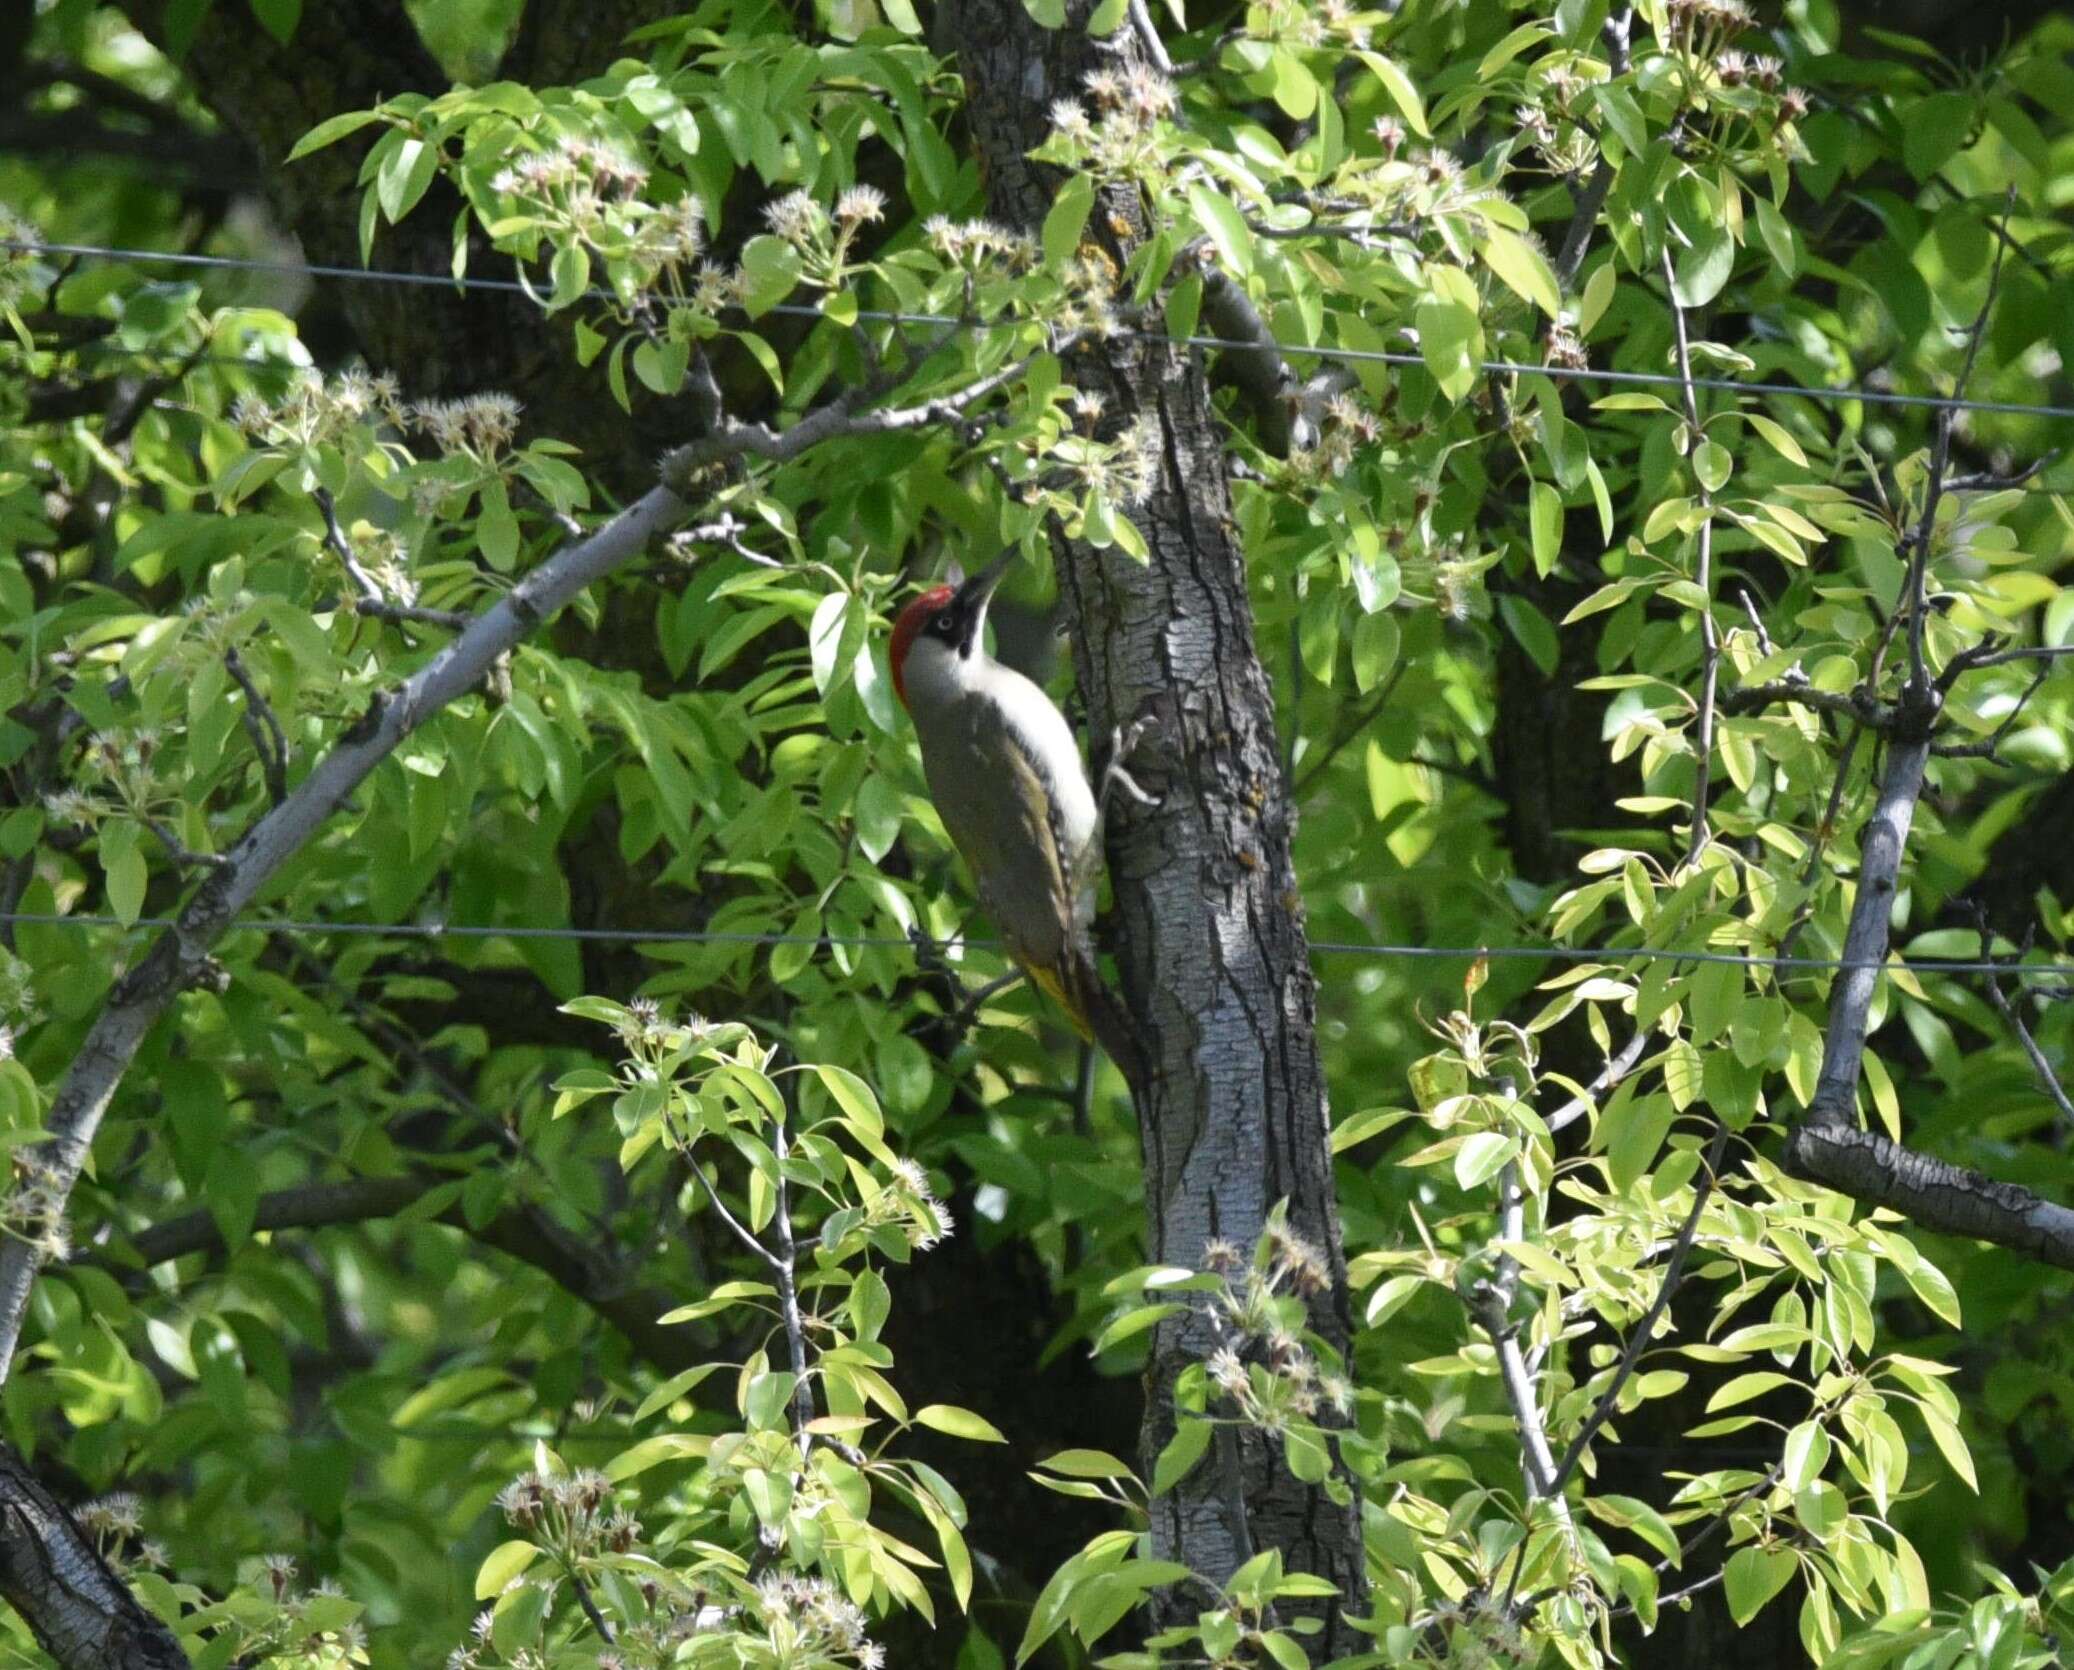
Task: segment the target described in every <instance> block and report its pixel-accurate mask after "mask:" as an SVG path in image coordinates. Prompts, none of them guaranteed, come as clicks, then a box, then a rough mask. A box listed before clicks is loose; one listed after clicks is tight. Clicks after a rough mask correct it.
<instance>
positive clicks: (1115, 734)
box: [1067, 715, 1159, 925]
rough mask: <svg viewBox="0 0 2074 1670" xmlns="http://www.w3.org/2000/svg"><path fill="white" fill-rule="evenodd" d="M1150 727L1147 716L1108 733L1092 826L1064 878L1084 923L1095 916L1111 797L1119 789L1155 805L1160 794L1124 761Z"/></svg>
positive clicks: (1132, 796) (1142, 739)
mask: <svg viewBox="0 0 2074 1670" xmlns="http://www.w3.org/2000/svg"><path fill="white" fill-rule="evenodd" d="M1151 729H1152V720H1151V719H1150V718H1149V717H1146V716H1142V715H1141V716H1140V717H1139V718H1136V719H1133V720H1132V721H1131V722H1130V723H1129V724H1128V725H1118V726H1117V727H1116V728H1115V729H1114V730H1112V731H1111V732H1110V733H1109V751H1108V753H1107V755H1106V756H1105V757H1104V760H1103V764H1102V774H1101V776H1100V777H1099V778H1098V779H1097V780H1096V783H1095V827H1094V829H1093V830H1092V831H1091V832H1090V833H1089V835H1088V838H1087V845H1085V846H1084V847H1082V848H1081V849H1080V852H1079V854H1078V855H1077V856H1076V857H1075V858H1074V861H1073V873H1072V875H1070V876H1069V877H1067V884H1068V885H1069V886H1070V887H1071V888H1072V890H1073V892H1072V896H1073V901H1074V919H1075V920H1076V921H1078V922H1080V923H1082V924H1083V925H1084V924H1087V923H1090V922H1092V921H1093V920H1094V916H1095V891H1096V889H1095V879H1096V877H1097V876H1099V875H1100V873H1101V869H1102V831H1103V830H1104V829H1105V828H1106V827H1107V825H1108V822H1109V802H1110V798H1111V797H1112V796H1113V795H1115V794H1116V793H1117V792H1118V791H1119V790H1120V791H1121V792H1122V793H1123V794H1124V795H1125V796H1126V797H1127V798H1128V799H1131V800H1134V801H1136V802H1137V803H1138V804H1139V805H1140V806H1157V805H1158V804H1159V796H1157V795H1154V794H1147V793H1146V792H1145V790H1144V789H1143V788H1142V787H1141V786H1140V785H1139V783H1138V781H1137V779H1136V778H1134V777H1133V776H1132V775H1131V774H1130V772H1129V770H1128V769H1126V763H1125V762H1127V761H1128V760H1129V759H1130V758H1131V756H1132V755H1133V754H1134V753H1136V752H1137V749H1138V745H1139V744H1140V743H1142V742H1143V741H1144V740H1145V736H1146V733H1147V732H1149V731H1150V730H1151Z"/></svg>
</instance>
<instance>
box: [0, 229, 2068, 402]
mask: <svg viewBox="0 0 2074 1670" xmlns="http://www.w3.org/2000/svg"><path fill="white" fill-rule="evenodd" d="M0 249H5V250H13V251H16V252H21V253H30V254H35V253H47V254H54V255H76V256H78V257H80V258H81V259H82V260H111V261H158V262H163V263H166V264H168V265H171V266H182V267H213V268H221V269H228V270H230V271H235V272H270V273H281V274H285V275H288V276H291V277H302V278H327V279H338V280H341V281H343V282H347V283H366V284H405V285H416V286H421V287H425V288H435V289H453V290H462V291H467V290H492V291H499V292H504V293H508V294H514V295H534V296H537V295H538V294H539V292H538V291H537V290H529V289H528V288H527V286H525V285H523V284H521V283H519V282H518V281H517V280H516V279H509V278H453V277H441V276H440V275H438V274H436V273H411V272H398V271H394V270H392V269H388V268H382V267H339V266H326V265H321V264H319V265H304V264H300V263H297V262H293V261H262V260H257V259H254V258H252V257H248V256H231V255H194V254H189V253H186V252H184V251H180V250H156V249H124V248H120V247H117V246H113V245H108V244H74V243H30V242H26V241H20V242H16V241H8V240H0ZM584 295H585V296H586V297H588V298H591V299H595V300H600V301H617V300H618V299H619V298H618V297H617V296H615V295H614V294H613V293H612V292H611V291H610V290H605V289H601V288H595V287H594V288H592V289H590V290H586V291H585V292H584ZM765 311H766V312H768V313H774V314H777V315H779V316H781V317H785V318H800V319H821V318H825V317H826V315H825V314H823V313H822V311H821V309H820V308H818V307H809V306H806V305H804V304H803V303H799V302H780V303H779V304H778V305H776V306H775V307H770V308H767V309H765ZM856 317H857V318H859V319H869V320H871V321H872V322H873V323H875V324H895V325H931V326H936V327H939V328H946V329H953V330H961V331H968V332H980V331H995V330H1018V329H1021V328H1022V327H1023V326H1025V325H1027V324H1028V323H1030V321H1029V320H1026V319H1002V320H986V319H961V318H959V317H957V316H956V315H953V314H948V313H902V312H897V311H888V310H884V309H875V308H860V309H859V310H858V312H857V314H856ZM1116 334H1117V335H1118V336H1120V337H1123V338H1125V339H1127V340H1130V341H1136V342H1165V343H1170V344H1174V345H1178V346H1183V347H1190V348H1216V349H1231V350H1239V351H1249V352H1253V353H1258V352H1259V351H1260V349H1261V348H1262V347H1263V346H1265V344H1262V343H1259V342H1244V341H1240V340H1237V339H1235V338H1230V337H1221V336H1168V335H1166V334H1164V333H1162V332H1158V331H1134V330H1122V331H1118V332H1117V333H1116ZM1273 346H1274V347H1275V348H1276V349H1277V350H1278V351H1280V352H1282V353H1285V354H1297V355H1309V356H1310V357H1311V358H1313V359H1318V360H1325V361H1329V362H1333V363H1338V364H1345V365H1395V366H1423V365H1424V364H1425V360H1424V359H1423V358H1422V357H1421V356H1420V355H1418V354H1412V353H1402V352H1397V351H1394V350H1390V349H1383V348H1334V347H1324V346H1318V347H1314V346H1311V345H1309V344H1306V343H1300V342H1279V341H1278V342H1275V343H1274V344H1273ZM1478 369H1479V370H1481V371H1484V372H1496V373H1498V374H1500V375H1503V376H1543V377H1554V378H1557V379H1558V380H1564V379H1567V380H1570V381H1575V382H1590V383H1609V384H1613V385H1616V386H1619V387H1643V388H1671V389H1682V388H1684V387H1686V386H1687V385H1686V380H1685V379H1684V378H1682V377H1679V376H1677V375H1676V374H1675V373H1672V372H1668V371H1612V370H1599V369H1596V368H1593V367H1590V366H1567V365H1529V364H1526V363H1524V362H1522V361H1517V360H1481V361H1479V362H1478ZM1690 386H1692V387H1693V388H1696V389H1714V390H1719V391H1722V392H1725V393H1729V394H1776V395H1783V396H1787V397H1790V398H1797V399H1803V400H1821V401H1836V402H1845V401H1862V402H1863V403H1865V404H1866V405H1869V406H1904V407H1908V406H1913V407H1921V408H1922V409H1924V410H1926V411H1955V412H1999V413H2004V414H2007V415H2009V416H2014V417H2042V418H2074V406H2056V405H2045V404H2031V403H2028V402H2025V401H2019V400H1979V399H1974V398H1972V397H1969V396H1961V395H1941V394H1901V393H1897V392H1895V391H1893V390H1890V389H1870V388H1859V387H1846V388H1826V387H1821V386H1819V385H1817V386H1807V385H1803V384H1799V383H1769V382H1739V381H1737V380H1736V379H1735V378H1733V377H1694V378H1693V379H1692V380H1691V385H1690Z"/></svg>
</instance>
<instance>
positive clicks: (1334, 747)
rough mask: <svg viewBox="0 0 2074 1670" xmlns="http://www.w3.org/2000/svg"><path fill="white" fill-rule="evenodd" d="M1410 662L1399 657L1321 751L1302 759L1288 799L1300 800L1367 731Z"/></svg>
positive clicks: (1388, 703)
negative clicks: (1301, 769)
mask: <svg viewBox="0 0 2074 1670" xmlns="http://www.w3.org/2000/svg"><path fill="white" fill-rule="evenodd" d="M1409 665H1410V664H1409V663H1408V662H1406V661H1404V660H1402V659H1400V660H1399V661H1398V663H1397V665H1396V666H1394V667H1392V668H1391V669H1390V676H1389V677H1388V678H1386V679H1384V680H1383V684H1382V688H1381V689H1379V690H1378V691H1376V693H1375V695H1374V696H1372V697H1371V698H1369V701H1368V704H1367V705H1366V706H1365V707H1361V708H1358V709H1356V710H1355V712H1354V713H1353V714H1352V715H1351V716H1350V717H1349V718H1348V719H1347V720H1346V722H1345V723H1343V724H1342V725H1341V726H1340V727H1339V729H1338V730H1337V731H1336V732H1335V733H1334V735H1333V738H1332V740H1331V741H1330V742H1328V743H1327V744H1326V745H1325V747H1324V750H1323V751H1322V752H1321V753H1320V754H1319V755H1318V757H1317V758H1316V759H1314V760H1306V761H1304V767H1303V775H1302V776H1301V777H1299V778H1297V779H1296V782H1295V785H1294V787H1292V788H1291V789H1290V791H1289V798H1290V799H1291V800H1301V799H1302V798H1303V795H1304V791H1305V790H1307V789H1308V788H1310V786H1311V785H1312V784H1313V783H1315V782H1317V780H1318V778H1319V776H1320V774H1322V773H1323V771H1324V770H1325V768H1326V767H1327V766H1328V765H1330V764H1332V762H1333V760H1334V759H1336V758H1337V757H1338V756H1339V752H1340V750H1341V749H1342V748H1344V747H1346V745H1347V744H1348V743H1350V742H1352V741H1353V740H1354V738H1356V737H1357V736H1359V735H1360V734H1361V733H1362V732H1363V731H1365V730H1367V729H1368V727H1369V726H1370V725H1371V724H1373V723H1374V722H1375V718H1376V715H1377V714H1379V713H1381V712H1382V711H1383V709H1384V708H1386V707H1388V706H1389V705H1390V697H1391V696H1392V694H1394V693H1395V691H1396V689H1397V683H1398V680H1400V679H1401V678H1403V677H1404V675H1405V672H1406V670H1407V668H1408V666H1409ZM1420 763H1421V764H1425V763H1429V762H1425V761H1421V762H1420Z"/></svg>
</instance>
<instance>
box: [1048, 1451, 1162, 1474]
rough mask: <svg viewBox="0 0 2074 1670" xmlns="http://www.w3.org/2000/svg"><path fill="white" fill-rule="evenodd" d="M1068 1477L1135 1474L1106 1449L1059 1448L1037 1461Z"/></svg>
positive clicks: (1053, 1471)
mask: <svg viewBox="0 0 2074 1670" xmlns="http://www.w3.org/2000/svg"><path fill="white" fill-rule="evenodd" d="M1037 1465H1038V1466H1039V1467H1042V1468H1043V1469H1044V1470H1045V1471H1046V1472H1048V1473H1058V1474H1061V1475H1062V1476H1064V1477H1066V1478H1069V1479H1132V1478H1136V1477H1137V1474H1136V1472H1135V1471H1133V1469H1132V1468H1130V1467H1129V1466H1128V1465H1126V1464H1125V1463H1124V1462H1121V1461H1118V1460H1117V1459H1116V1457H1115V1456H1113V1455H1111V1454H1110V1453H1109V1452H1108V1451H1107V1450H1060V1451H1059V1452H1058V1454H1056V1455H1052V1456H1047V1457H1046V1458H1045V1459H1044V1460H1042V1461H1040V1462H1038V1463H1037Z"/></svg>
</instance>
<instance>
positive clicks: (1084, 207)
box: [1043, 174, 1095, 267]
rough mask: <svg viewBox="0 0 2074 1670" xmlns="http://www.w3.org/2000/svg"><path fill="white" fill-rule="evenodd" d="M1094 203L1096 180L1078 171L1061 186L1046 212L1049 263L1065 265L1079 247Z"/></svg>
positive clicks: (1045, 235)
mask: <svg viewBox="0 0 2074 1670" xmlns="http://www.w3.org/2000/svg"><path fill="white" fill-rule="evenodd" d="M1094 206H1095V182H1094V181H1093V180H1092V179H1090V178H1089V177H1088V176H1087V175H1085V174H1075V175H1073V176H1072V177H1071V178H1069V179H1068V180H1067V181H1066V183H1065V184H1064V185H1063V186H1061V187H1060V188H1059V194H1058V196H1057V197H1055V198H1054V199H1053V200H1052V205H1051V207H1050V208H1049V209H1048V210H1046V211H1045V215H1044V236H1043V245H1044V259H1045V262H1046V264H1047V265H1049V266H1053V267H1064V266H1065V265H1066V264H1067V263H1068V262H1070V261H1071V260H1072V259H1073V257H1074V256H1075V255H1076V254H1077V253H1078V252H1079V249H1080V234H1081V233H1082V231H1084V230H1085V229H1086V227H1087V217H1088V214H1089V212H1090V211H1091V210H1092V209H1093V208H1094Z"/></svg>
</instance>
